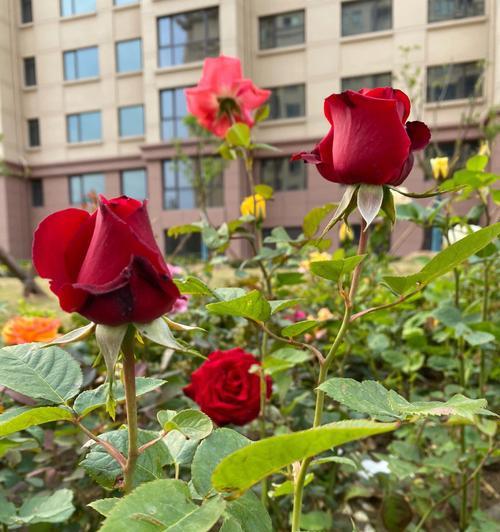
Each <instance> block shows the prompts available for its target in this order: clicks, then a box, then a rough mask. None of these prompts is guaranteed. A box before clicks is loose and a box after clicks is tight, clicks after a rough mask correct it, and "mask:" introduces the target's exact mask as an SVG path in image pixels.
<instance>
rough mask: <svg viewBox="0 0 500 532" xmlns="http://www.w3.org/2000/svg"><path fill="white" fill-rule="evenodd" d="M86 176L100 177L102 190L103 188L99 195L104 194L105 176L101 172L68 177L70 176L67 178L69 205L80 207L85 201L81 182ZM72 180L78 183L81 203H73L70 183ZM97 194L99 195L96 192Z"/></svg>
mask: <svg viewBox="0 0 500 532" xmlns="http://www.w3.org/2000/svg"><path fill="white" fill-rule="evenodd" d="M87 176H102V184H103V187H102V188H103V191H102V192H101V194H103V193H105V192H106V174H105V173H103V172H85V173H82V174H74V175H70V176H68V194H69V204H70V205H82V204H83V203H84V202H83V200H84V199H85V197H86V196H85V194H84V189H83V180H84V178H85V177H87ZM72 179H78V180H79V183H80V186H79V189H80V197H81V200H82V201H79V202H74V201H73V197H72V189H71V181H72ZM98 194H99V192H98Z"/></svg>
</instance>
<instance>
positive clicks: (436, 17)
mask: <svg viewBox="0 0 500 532" xmlns="http://www.w3.org/2000/svg"><path fill="white" fill-rule="evenodd" d="M479 15H484V0H429V11H428V20H429V22H439V21H441V20H452V19H456V18H466V17H477V16H479Z"/></svg>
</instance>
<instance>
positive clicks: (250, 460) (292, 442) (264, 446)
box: [212, 420, 399, 495]
mask: <svg viewBox="0 0 500 532" xmlns="http://www.w3.org/2000/svg"><path fill="white" fill-rule="evenodd" d="M398 426H399V425H398V423H377V422H374V421H367V420H355V421H340V422H337V423H329V424H327V425H323V426H322V427H318V428H314V429H309V430H303V431H300V432H295V433H292V434H284V435H280V436H273V437H271V438H266V439H263V440H260V441H257V442H254V443H251V444H250V445H248V446H246V447H243V448H242V449H239V450H237V451H235V452H233V453H231V454H230V455H229V456H226V458H224V459H223V460H222V461H221V462H220V463H219V465H218V466H217V467H216V468H215V470H214V472H213V474H212V484H213V486H214V487H215V489H217V490H218V491H221V492H230V493H231V494H232V495H238V494H241V493H244V492H245V491H247V490H248V489H249V488H251V487H252V486H253V485H254V484H256V483H257V482H259V481H260V480H262V479H263V478H266V477H267V476H269V475H271V474H273V473H277V472H278V471H280V470H281V469H283V468H284V467H286V466H288V465H290V464H292V463H293V462H297V461H301V460H303V459H305V458H308V457H311V456H315V455H316V454H319V453H321V452H323V451H326V450H327V449H331V448H332V447H335V446H339V445H342V444H344V443H347V442H351V441H356V440H360V439H363V438H366V437H368V436H373V435H376V434H382V433H384V432H390V431H393V430H395V429H396V428H397V427H398Z"/></svg>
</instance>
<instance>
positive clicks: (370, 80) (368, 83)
mask: <svg viewBox="0 0 500 532" xmlns="http://www.w3.org/2000/svg"><path fill="white" fill-rule="evenodd" d="M391 85H392V74H391V73H390V72H383V73H382V74H367V75H366V76H353V77H350V78H342V90H343V91H346V90H352V91H359V90H361V89H374V88H375V87H390V86H391Z"/></svg>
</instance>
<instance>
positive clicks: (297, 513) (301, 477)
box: [292, 219, 368, 532]
mask: <svg viewBox="0 0 500 532" xmlns="http://www.w3.org/2000/svg"><path fill="white" fill-rule="evenodd" d="M367 244H368V230H367V227H366V222H365V220H364V219H361V233H360V236H359V243H358V255H363V254H364V253H365V251H366V246H367ZM362 269H363V262H360V263H359V264H358V265H357V266H356V268H355V270H354V272H353V274H352V281H351V288H350V290H349V294H345V295H344V296H343V297H344V302H345V310H344V317H343V319H342V323H341V325H340V329H339V331H338V333H337V336H336V337H335V340H334V342H333V344H332V346H331V347H330V350H329V351H328V355H327V356H326V358H325V361H324V362H323V363H322V364H321V366H320V370H319V377H318V386H320V385H321V384H323V382H325V380H326V378H327V376H328V370H329V369H330V366H331V365H332V363H333V360H334V358H335V355H336V354H337V351H338V349H339V347H340V345H341V344H342V340H343V339H344V336H345V334H346V332H347V329H348V328H349V324H350V319H351V315H352V307H353V303H354V298H355V297H356V292H357V289H358V285H359V280H360V278H361V272H362ZM324 401H325V393H324V392H323V391H322V390H319V389H317V390H316V408H315V410H314V422H313V428H316V427H319V426H320V425H321V418H322V416H323V406H324ZM311 461H312V457H311V458H306V459H305V460H303V462H302V464H301V466H300V469H299V473H298V475H297V477H296V479H295V486H294V495H293V512H292V532H298V531H299V530H300V518H301V515H302V499H303V495H304V482H305V479H306V475H307V469H308V467H309V464H310V463H311Z"/></svg>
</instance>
